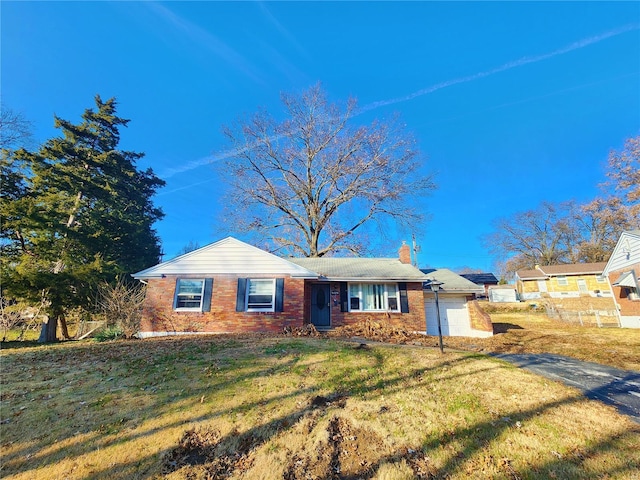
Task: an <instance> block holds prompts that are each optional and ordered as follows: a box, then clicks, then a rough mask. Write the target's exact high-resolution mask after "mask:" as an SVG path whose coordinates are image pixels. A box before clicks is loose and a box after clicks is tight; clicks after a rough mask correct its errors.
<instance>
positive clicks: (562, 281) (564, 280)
mask: <svg viewBox="0 0 640 480" xmlns="http://www.w3.org/2000/svg"><path fill="white" fill-rule="evenodd" d="M558 285H563V286H566V285H569V280H567V277H565V276H564V275H561V276H559V277H558Z"/></svg>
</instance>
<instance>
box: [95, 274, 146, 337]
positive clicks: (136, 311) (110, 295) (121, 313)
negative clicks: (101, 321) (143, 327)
mask: <svg viewBox="0 0 640 480" xmlns="http://www.w3.org/2000/svg"><path fill="white" fill-rule="evenodd" d="M144 297H145V286H144V285H143V284H131V283H127V282H125V281H124V280H123V279H119V280H118V281H117V282H116V283H115V284H109V283H104V284H102V285H101V286H100V287H99V289H98V305H99V306H100V310H101V311H102V313H103V314H104V316H105V320H106V321H107V329H106V330H109V328H110V327H115V328H117V329H119V331H120V332H121V333H120V335H119V336H124V337H125V338H131V337H133V336H134V335H135V334H136V333H138V331H139V330H140V320H141V318H142V304H143V303H144Z"/></svg>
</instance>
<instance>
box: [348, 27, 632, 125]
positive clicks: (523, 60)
mask: <svg viewBox="0 0 640 480" xmlns="http://www.w3.org/2000/svg"><path fill="white" fill-rule="evenodd" d="M638 28H640V25H639V24H630V25H625V26H623V27H619V28H616V29H614V30H610V31H608V32H605V33H601V34H600V35H596V36H593V37H589V38H584V39H582V40H578V41H577V42H574V43H572V44H570V45H567V46H565V47H562V48H559V49H557V50H554V51H553V52H550V53H544V54H542V55H536V56H533V57H522V58H519V59H518V60H515V61H512V62H508V63H505V64H504V65H500V66H499V67H496V68H493V69H491V70H486V71H484V72H479V73H474V74H473V75H468V76H466V77H460V78H456V79H453V80H447V81H446V82H442V83H438V84H436V85H432V86H430V87H427V88H423V89H422V90H418V91H417V92H413V93H410V94H409V95H405V96H404V97H397V98H392V99H390V100H380V101H378V102H373V103H370V104H369V105H365V106H364V107H362V108H361V109H360V111H359V112H358V113H364V112H368V111H370V110H375V109H376V108H380V107H385V106H387V105H394V104H396V103H401V102H406V101H408V100H413V99H414V98H417V97H421V96H423V95H427V94H429V93H433V92H435V91H436V90H441V89H443V88H446V87H450V86H452V85H458V84H460V83H467V82H472V81H474V80H478V79H479V78H484V77H488V76H490V75H495V74H496V73H500V72H504V71H506V70H511V69H512V68H516V67H522V66H523V65H528V64H529V63H536V62H541V61H542V60H547V59H549V58H552V57H556V56H558V55H563V54H565V53H569V52H572V51H574V50H578V49H580V48H584V47H587V46H589V45H592V44H594V43H598V42H601V41H602V40H606V39H607V38H610V37H614V36H616V35H620V34H622V33H626V32H629V31H631V30H638Z"/></svg>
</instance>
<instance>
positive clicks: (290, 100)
mask: <svg viewBox="0 0 640 480" xmlns="http://www.w3.org/2000/svg"><path fill="white" fill-rule="evenodd" d="M282 102H283V104H284V107H285V110H286V114H287V118H286V120H284V121H278V120H276V119H275V118H273V117H272V116H270V115H268V114H267V113H266V112H259V113H257V114H255V115H254V116H253V117H252V118H251V119H248V120H243V121H240V122H239V123H237V124H236V125H234V126H233V127H231V128H226V130H225V134H226V136H227V137H228V139H229V141H230V143H231V145H232V149H233V150H232V151H233V152H234V155H233V157H232V158H231V159H230V160H229V161H228V162H227V163H226V167H227V170H226V178H228V180H229V183H230V186H231V188H230V194H229V201H228V203H227V204H228V206H229V209H228V211H227V212H226V217H227V220H230V221H231V222H233V225H234V226H235V227H236V228H238V229H240V230H244V231H249V232H254V233H259V234H260V235H261V237H262V238H268V239H270V240H271V242H272V244H274V245H275V246H277V247H278V248H279V249H282V250H284V251H286V252H288V253H292V254H297V255H303V256H309V257H322V256H324V255H327V254H331V253H335V252H339V251H347V252H351V253H355V254H359V253H362V252H363V251H364V250H366V246H365V245H364V243H365V242H363V241H362V240H363V239H364V238H366V237H365V235H363V233H364V232H365V231H366V230H367V228H368V227H369V226H371V225H373V224H376V223H378V224H379V222H384V221H386V220H395V221H397V222H399V223H400V224H401V225H404V226H405V227H408V226H409V225H411V226H415V225H416V224H418V223H419V222H420V220H421V219H422V217H423V212H422V210H423V209H424V205H421V207H420V208H415V207H414V206H412V205H411V202H412V201H413V200H416V199H421V198H422V197H423V196H425V195H426V194H427V193H428V192H429V191H430V190H432V189H433V188H435V186H434V183H433V181H432V178H431V177H430V176H429V175H424V174H422V172H420V171H419V167H420V166H421V165H420V161H419V157H418V152H417V150H416V149H415V146H414V141H413V139H412V138H411V137H410V136H409V135H408V134H407V133H406V132H405V131H404V129H403V126H401V125H399V122H397V121H393V122H384V123H378V122H374V123H372V124H371V125H368V126H355V127H352V126H351V125H350V123H349V122H350V120H352V119H353V117H354V115H355V114H356V113H357V110H356V102H355V100H353V99H351V100H349V101H348V102H347V103H346V105H344V106H343V107H339V106H338V105H336V104H332V103H330V102H329V101H328V100H327V97H326V94H325V93H324V92H323V90H322V89H321V87H320V85H319V84H317V85H315V86H313V87H312V88H310V89H309V90H307V91H305V92H303V93H302V94H301V95H299V96H296V95H282ZM356 232H358V233H360V235H359V237H360V241H359V240H358V239H357V238H356V237H355V236H354V233H356Z"/></svg>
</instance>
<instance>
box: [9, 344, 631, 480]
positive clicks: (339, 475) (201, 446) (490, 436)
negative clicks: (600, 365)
mask: <svg viewBox="0 0 640 480" xmlns="http://www.w3.org/2000/svg"><path fill="white" fill-rule="evenodd" d="M212 343H213V342H212ZM140 345H144V344H138V346H140ZM176 345H178V346H179V344H176ZM204 348H205V349H206V344H205V345H204ZM231 348H232V347H231ZM342 348H347V347H342ZM170 350H171V349H170ZM105 351H108V350H105V349H104V348H99V349H97V350H96V349H95V345H91V346H90V348H89V347H87V349H86V351H84V350H80V351H75V353H76V355H78V356H80V357H82V356H83V355H84V356H88V357H89V358H87V359H85V360H87V361H88V362H89V363H91V362H94V363H95V364H96V365H97V368H104V369H105V376H106V375H111V374H115V373H116V372H112V370H111V369H108V363H109V362H110V361H111V362H114V363H115V362H120V364H119V366H120V367H121V368H122V369H123V372H126V371H129V370H130V369H131V368H140V369H146V373H145V375H152V374H154V372H155V373H159V370H158V372H156V371H155V370H154V366H153V365H148V364H147V365H141V366H138V367H136V365H135V364H136V363H137V362H138V361H139V360H141V359H140V358H138V359H135V360H131V359H127V358H126V357H125V356H124V355H123V354H122V352H111V355H110V357H111V359H110V360H109V359H107V360H105V359H104V358H103V354H104V353H105ZM317 351H319V352H320V351H322V348H318V350H317ZM198 352H200V353H202V349H199V350H197V349H196V350H194V351H191V350H185V351H181V352H174V353H173V355H175V356H176V359H175V364H176V365H179V364H180V362H181V361H188V358H189V357H190V356H192V355H195V354H197V353H198ZM219 353H220V352H219V351H217V352H216V354H219ZM357 354H358V355H363V356H364V357H365V358H366V359H368V360H370V361H371V368H373V369H381V368H382V367H383V366H384V365H383V364H384V362H385V357H384V355H382V354H381V353H380V352H378V351H376V349H368V348H364V349H359V350H358V353H357ZM166 355H172V353H171V351H169V352H167V354H166ZM290 355H292V354H291V353H289V354H288V355H283V356H282V360H283V361H281V362H278V363H276V364H275V365H274V364H272V363H270V362H269V361H267V360H264V361H263V362H262V364H260V362H256V363H257V364H256V365H255V366H254V367H253V368H248V369H247V370H246V372H244V373H243V374H241V375H233V376H231V375H229V377H228V378H227V377H223V378H213V379H208V380H207V381H202V382H196V381H194V382H191V383H190V384H189V385H190V387H191V388H190V389H189V390H188V391H185V392H183V393H182V394H180V395H176V397H175V398H173V399H172V400H168V399H167V397H166V395H165V394H164V392H161V391H155V392H154V391H153V388H152V389H151V391H150V392H149V393H145V394H144V395H145V397H146V396H147V395H149V396H151V397H152V398H153V399H154V400H153V401H152V402H150V403H149V404H148V405H146V406H145V407H143V409H142V411H139V412H136V414H137V415H138V416H141V417H142V418H148V417H150V416H158V417H162V416H163V415H164V414H166V413H167V412H169V411H171V410H173V409H176V408H178V405H179V408H180V409H182V410H184V411H188V410H189V409H190V408H191V407H194V406H196V405H197V404H199V403H201V398H202V396H203V395H206V394H207V393H208V392H210V391H211V390H216V391H220V390H224V389H232V388H234V387H237V386H238V385H241V384H242V382H244V381H246V380H252V379H256V378H259V377H268V376H269V375H274V374H278V373H284V372H288V371H290V370H291V369H293V368H295V367H296V366H297V364H298V361H299V356H297V355H295V354H293V356H290ZM94 356H95V357H96V358H93V357H94ZM475 357H477V356H467V357H458V358H455V359H453V360H450V359H444V358H443V361H442V362H440V363H438V364H437V365H434V366H432V367H428V368H412V369H408V370H404V371H402V373H397V374H393V375H388V376H386V377H384V378H378V377H376V378H375V379H374V380H372V379H371V378H369V376H368V374H367V373H366V372H365V373H362V364H357V365H356V366H354V367H351V368H343V369H340V370H338V371H337V372H335V373H334V374H333V375H329V376H328V377H327V378H326V379H324V380H322V381H320V382H319V383H318V384H317V385H314V386H309V387H305V388H298V389H296V390H294V391H292V392H289V393H282V394H280V395H276V396H273V397H269V398H268V399H266V400H265V399H264V398H260V399H256V400H255V401H254V402H249V403H246V404H241V405H236V406H234V407H230V408H227V409H220V410H215V409H214V410H211V411H210V412H207V413H206V414H204V415H200V416H198V417H189V418H187V419H180V420H176V421H172V422H167V423H165V424H163V425H160V426H157V427H154V428H151V429H148V430H145V431H142V432H140V431H138V432H131V433H126V434H124V435H122V434H121V433H122V430H120V431H118V432H117V433H118V435H115V436H114V435H111V434H110V433H113V432H108V430H107V431H100V429H94V430H90V431H92V432H93V435H94V436H93V437H92V438H89V439H86V438H83V439H81V440H80V439H79V440H78V441H77V442H72V443H69V442H68V441H67V442H65V443H64V446H61V447H60V448H54V449H52V450H49V451H48V452H47V454H45V455H39V454H38V453H37V452H36V453H35V454H33V455H31V460H29V461H28V463H26V462H23V461H20V460H19V459H20V457H24V456H26V455H30V454H31V452H33V451H34V449H35V450H42V449H45V448H48V447H50V445H49V441H48V439H47V438H46V437H45V438H40V439H37V440H35V444H34V443H31V444H29V443H26V444H25V446H24V448H23V449H21V450H18V451H16V452H13V453H12V455H11V457H5V459H4V462H5V469H4V471H5V473H9V469H11V470H13V471H19V472H23V473H24V472H29V471H31V470H34V469H36V468H38V467H41V466H43V465H47V464H51V463H54V462H56V461H59V459H60V458H61V456H74V455H81V454H82V453H84V452H88V451H92V450H98V449H106V448H108V447H109V446H110V445H112V444H114V443H117V444H122V443H126V442H129V441H132V440H134V439H137V438H140V437H145V436H152V435H155V434H157V433H158V432H159V431H163V430H167V431H169V430H170V429H175V428H176V427H180V426H182V425H188V424H197V423H199V422H204V421H207V422H211V421H214V420H215V419H216V418H219V417H222V416H225V415H228V414H230V413H234V412H238V411H248V410H251V409H253V408H256V407H258V406H259V407H261V408H270V407H275V406H277V405H278V404H279V403H280V402H282V401H283V400H286V399H290V398H293V397H301V398H302V399H306V403H304V404H303V405H302V406H300V407H298V408H297V409H295V410H294V411H290V412H288V413H286V414H284V415H281V416H279V417H277V418H275V419H271V420H269V421H267V422H263V423H260V424H258V425H256V426H254V427H252V428H250V429H248V430H246V431H243V432H238V431H232V432H230V433H229V434H227V435H221V434H220V433H219V432H217V431H216V430H214V429H209V430H207V429H204V430H194V429H189V430H187V431H186V432H185V433H184V435H183V437H182V439H181V440H180V443H179V444H178V445H176V446H175V447H174V448H173V449H171V450H169V451H167V452H164V455H163V457H162V463H163V465H162V466H163V469H164V472H165V473H169V472H172V471H176V470H178V469H180V468H187V469H194V470H193V471H194V472H195V471H199V470H198V469H203V470H204V471H206V472H207V473H208V474H210V475H213V477H212V478H224V477H225V476H228V475H231V474H241V473H242V472H244V471H246V470H248V469H250V468H251V466H252V456H251V455H252V454H253V453H255V451H256V450H257V449H259V448H260V447H261V446H263V445H264V444H265V443H267V442H268V441H270V440H272V439H274V438H275V437H276V436H278V435H281V434H283V433H287V432H289V431H292V430H295V429H301V428H304V429H307V430H308V432H307V433H308V434H310V433H311V432H312V431H313V430H315V429H317V428H323V429H326V431H327V435H326V437H327V438H328V440H327V441H326V443H324V444H323V445H324V449H323V450H324V451H323V453H322V455H321V456H317V455H316V456H314V455H315V454H314V452H305V451H302V452H296V454H295V455H291V456H290V457H289V458H290V462H291V463H290V464H289V465H287V466H286V467H285V476H284V478H285V480H294V479H297V478H306V477H305V476H304V475H306V473H305V472H309V471H314V472H316V474H315V477H314V478H326V479H355V478H372V477H373V476H374V475H375V474H376V472H377V471H378V469H379V468H380V467H381V466H382V465H383V464H386V463H399V462H402V461H404V462H406V464H407V465H409V467H410V468H411V469H412V470H413V472H414V475H415V478H440V477H446V476H448V475H451V474H453V473H456V472H458V471H459V470H460V469H461V468H464V466H465V463H466V462H467V461H468V459H469V458H470V457H471V456H472V455H473V454H474V453H476V452H478V451H482V450H483V449H484V448H486V446H487V445H488V444H490V443H491V442H493V441H494V440H496V439H497V438H498V437H500V436H501V435H502V434H503V433H504V432H505V431H507V430H508V429H511V428H513V424H514V423H515V422H522V423H524V422H526V421H527V420H530V419H532V418H534V417H535V416H537V415H539V414H541V413H543V412H544V411H546V410H549V409H553V408H556V407H559V406H561V405H567V404H572V403H575V402H578V401H581V400H582V399H583V397H581V396H572V397H567V398H565V399H561V400H558V401H554V402H549V403H546V404H544V405H543V406H541V407H539V408H536V409H532V410H529V411H524V412H517V411H516V412H512V413H508V414H507V415H508V416H509V417H511V421H510V422H501V421H486V422H478V423H475V424H473V425H470V426H468V427H464V428H463V427H459V428H457V429H455V430H453V431H448V432H446V433H442V434H440V435H438V436H436V437H431V438H427V439H425V441H424V442H423V443H422V444H421V445H414V446H408V447H403V448H401V449H399V450H395V451H386V452H385V451H384V449H383V450H378V449H374V450H373V451H370V450H367V448H366V447H367V445H366V444H361V445H360V446H359V451H360V452H368V453H366V454H364V456H363V457H362V458H361V459H359V460H358V462H353V461H352V460H353V459H348V458H347V457H345V456H343V455H342V454H341V452H345V451H350V450H351V451H354V449H353V448H350V447H353V445H351V443H353V442H356V441H357V438H361V439H362V438H368V439H369V441H368V442H367V443H368V444H371V445H375V443H376V437H375V434H374V433H373V432H367V431H365V430H363V429H360V430H358V429H357V428H356V427H355V426H354V425H352V424H350V423H349V422H348V421H346V420H344V419H340V418H339V411H340V409H342V408H344V406H345V405H346V402H348V400H349V399H350V398H363V397H365V398H366V397H367V396H372V397H371V398H373V397H375V396H378V395H379V393H378V392H379V391H380V389H381V388H384V394H390V393H393V392H395V391H398V390H400V389H403V388H405V382H411V385H412V386H427V385H430V384H431V383H432V382H434V381H438V382H446V381H447V380H452V379H455V378H458V377H460V376H466V375H475V374H477V373H480V372H483V371H489V370H496V369H501V368H504V367H502V366H500V364H498V363H496V366H495V367H492V368H486V369H478V370H474V371H472V372H470V373H465V374H451V373H449V372H448V371H446V370H444V369H445V367H446V368H449V367H452V366H455V365H456V364H459V363H464V362H469V361H472V360H473V359H474V358H475ZM98 360H99V361H98ZM162 365H164V364H162ZM120 373H122V372H120ZM178 373H179V372H178ZM169 374H170V375H173V374H176V372H174V371H171V372H169ZM336 384H337V385H339V388H338V389H334V390H329V391H327V390H326V386H328V385H336ZM145 386H146V385H145ZM156 386H157V387H158V388H159V389H161V388H162V387H161V382H160V381H159V382H158V383H157V384H156ZM126 388H130V389H134V388H140V386H139V385H129V386H127V387H126ZM146 398H148V397H146ZM379 413H380V415H384V414H385V412H384V411H381V412H379ZM129 422H131V423H129ZM127 427H128V428H134V429H135V428H138V427H137V425H136V424H135V420H131V421H126V422H125V423H124V424H123V425H121V426H120V427H119V428H121V429H124V428H127ZM116 428H118V427H116ZM354 432H356V433H357V434H354ZM625 435H638V432H637V431H636V432H635V433H634V432H627V433H625V434H621V435H620V438H617V437H612V438H608V439H606V440H603V441H601V442H600V444H598V445H595V446H591V447H590V448H589V449H584V450H581V451H579V452H576V453H575V454H574V453H572V454H571V455H568V456H566V457H563V458H554V457H553V456H552V455H550V458H549V460H548V461H546V462H545V463H543V464H539V465H532V466H530V467H529V468H528V469H527V470H526V471H519V472H515V470H513V467H512V466H511V465H510V463H509V461H508V460H509V459H494V461H496V462H498V463H499V464H498V466H497V467H496V466H495V465H494V466H493V468H497V469H498V470H500V471H502V472H503V474H504V475H505V476H507V477H512V478H517V477H518V476H519V477H527V476H541V477H544V476H546V475H547V474H548V475H549V476H551V475H552V474H556V472H557V471H562V472H571V471H572V469H576V468H578V467H579V466H580V464H581V463H582V462H583V461H585V459H588V458H589V457H590V456H591V455H593V454H595V453H596V452H599V451H602V450H611V451H615V449H616V448H615V446H616V444H617V443H618V442H621V441H622V440H624V436H625ZM71 438H73V435H71V434H69V435H68V436H67V438H66V439H64V438H62V439H57V441H59V442H63V441H64V440H68V439H71ZM352 438H354V439H355V440H352ZM383 444H384V442H382V441H380V446H382V445H383ZM381 448H382V447H381ZM435 448H451V450H452V453H451V455H450V457H449V459H448V460H447V461H446V463H445V464H444V465H443V466H441V467H440V468H439V469H435V467H434V466H433V465H432V464H431V463H430V461H429V459H428V455H429V452H430V450H432V449H435ZM355 450H356V451H357V450H358V448H356V449H355ZM159 460H160V459H159V458H158V454H150V455H147V456H146V457H145V456H143V457H137V458H136V459H135V460H132V461H131V462H129V463H119V464H115V465H110V466H106V463H107V462H106V461H105V465H104V466H99V467H98V468H97V469H95V470H93V471H92V472H91V478H111V479H123V480H124V479H128V478H147V477H157V475H158V472H157V470H155V469H156V468H157V467H156V466H155V465H157V463H158V461H159ZM12 464H13V465H12ZM18 464H19V465H18ZM7 467H9V468H7ZM638 467H639V465H637V463H636V464H635V466H634V465H632V464H629V465H628V466H625V465H622V464H621V465H620V466H617V467H615V469H616V470H615V471H617V472H618V473H620V474H623V473H630V472H634V471H635V469H636V468H638ZM511 470H513V471H511ZM34 473H35V472H34ZM605 473H609V474H610V473H611V471H607V472H602V474H605Z"/></svg>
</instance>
